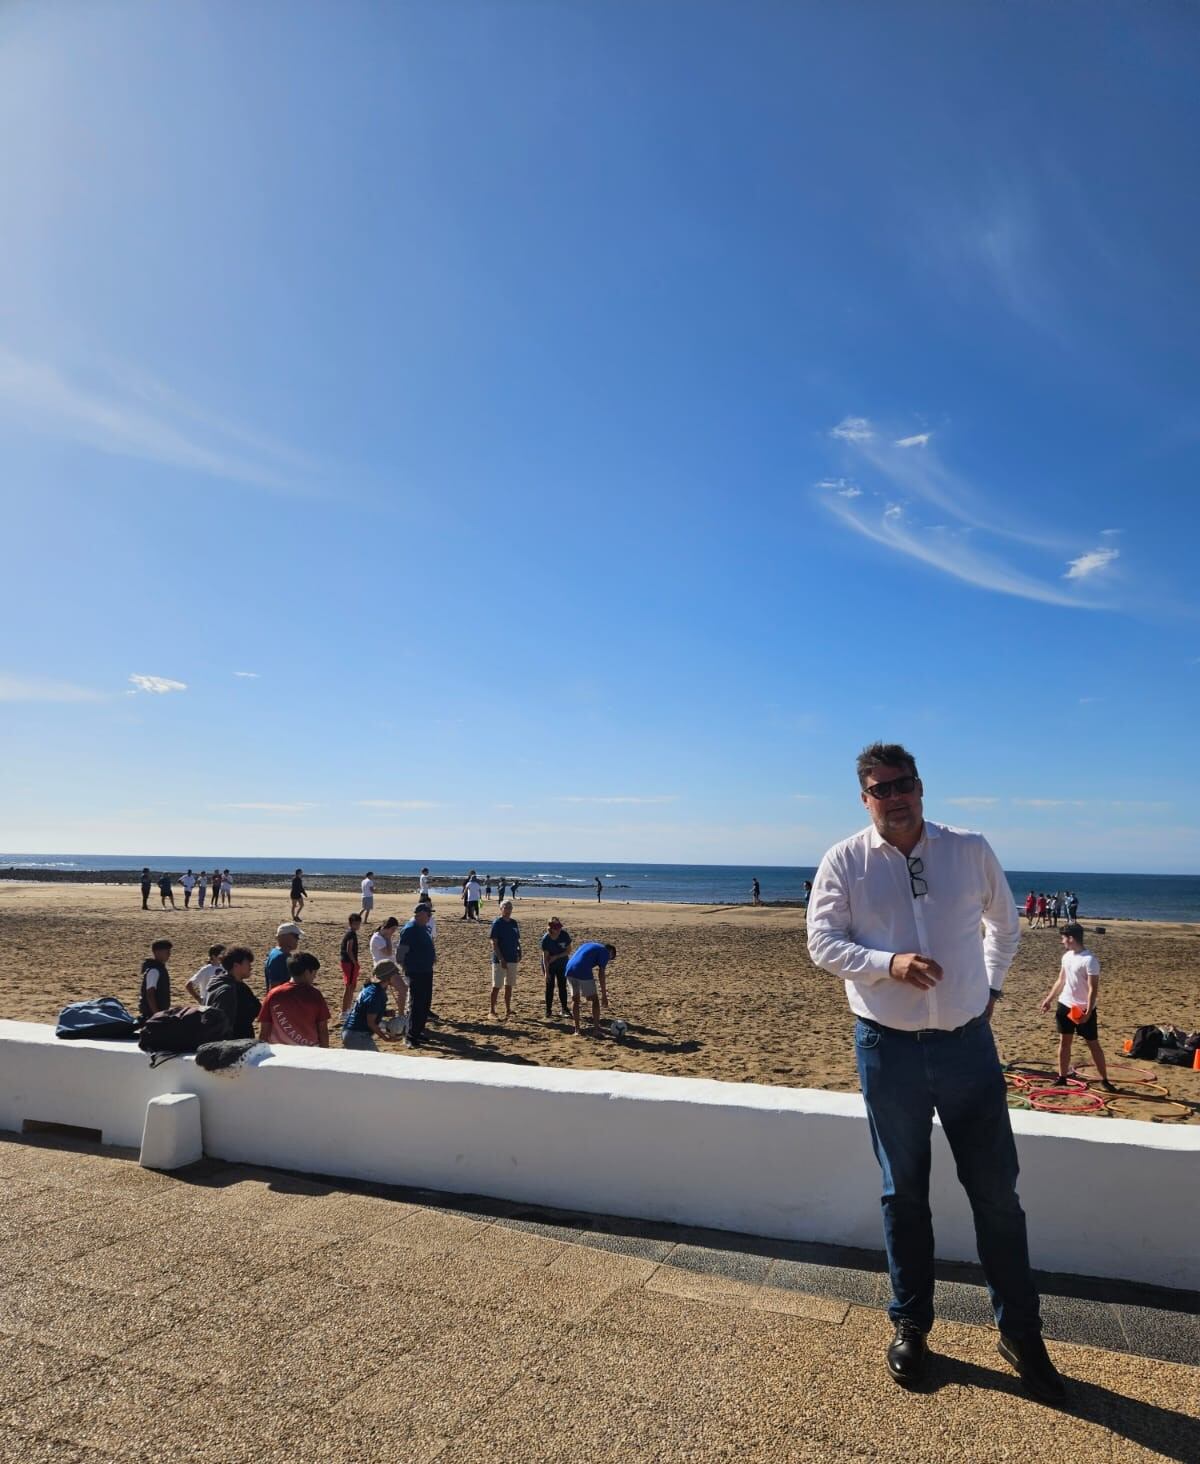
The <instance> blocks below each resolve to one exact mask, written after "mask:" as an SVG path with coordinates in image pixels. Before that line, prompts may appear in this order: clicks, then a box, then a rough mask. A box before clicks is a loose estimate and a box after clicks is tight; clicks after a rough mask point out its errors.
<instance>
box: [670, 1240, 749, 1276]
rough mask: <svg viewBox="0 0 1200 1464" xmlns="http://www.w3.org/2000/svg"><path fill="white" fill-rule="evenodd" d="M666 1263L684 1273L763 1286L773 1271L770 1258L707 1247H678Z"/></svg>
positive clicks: (683, 1245)
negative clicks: (768, 1274) (693, 1272)
mask: <svg viewBox="0 0 1200 1464" xmlns="http://www.w3.org/2000/svg"><path fill="white" fill-rule="evenodd" d="M665 1260H666V1263H667V1264H668V1265H670V1266H676V1267H678V1268H680V1269H681V1270H684V1271H695V1272H697V1273H700V1274H702V1275H706V1276H724V1277H726V1278H727V1279H728V1280H730V1281H742V1282H746V1283H748V1284H750V1285H754V1286H758V1285H761V1284H762V1282H764V1281H765V1280H766V1279H767V1272H768V1271H769V1270H770V1269H771V1264H772V1263H771V1259H770V1257H768V1256H763V1255H755V1254H748V1253H745V1252H742V1251H737V1250H733V1249H723V1248H717V1247H713V1246H703V1245H687V1244H681V1245H677V1246H676V1247H675V1249H674V1250H673V1251H671V1253H670V1254H669V1255H668V1256H666V1257H665Z"/></svg>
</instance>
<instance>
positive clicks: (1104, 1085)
mask: <svg viewBox="0 0 1200 1464" xmlns="http://www.w3.org/2000/svg"><path fill="white" fill-rule="evenodd" d="M1100 1086H1101V1087H1102V1088H1103V1089H1104V1091H1105V1092H1106V1093H1115V1092H1116V1091H1117V1090H1116V1089H1115V1088H1114V1087H1113V1085H1112V1084H1111V1083H1110V1082H1109V1081H1108V1079H1107V1078H1101V1079H1100Z"/></svg>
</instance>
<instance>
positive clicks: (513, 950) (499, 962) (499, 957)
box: [488, 900, 521, 1021]
mask: <svg viewBox="0 0 1200 1464" xmlns="http://www.w3.org/2000/svg"><path fill="white" fill-rule="evenodd" d="M512 910H513V907H512V901H511V900H505V902H504V903H503V905H501V906H500V913H499V915H497V916H496V918H495V920H493V921H492V926H491V929H490V930H489V931H488V935H489V937H490V939H491V942H492V1016H493V1017H494V1016H495V1015H496V998H497V996H499V994H500V989H501V987H503V989H504V1019H505V1021H507V1020H508V1018H509V1017H510V1016H511V1015H512V994H513V987H514V986H515V985H516V984H517V972H518V971H519V969H520V966H521V927H520V926H519V925H518V924H517V922H516V921H515V920H514V919H513V918H512Z"/></svg>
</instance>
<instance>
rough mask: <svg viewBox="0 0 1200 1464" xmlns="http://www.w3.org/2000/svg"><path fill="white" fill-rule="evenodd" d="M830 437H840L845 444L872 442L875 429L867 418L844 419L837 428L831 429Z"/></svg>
mask: <svg viewBox="0 0 1200 1464" xmlns="http://www.w3.org/2000/svg"><path fill="white" fill-rule="evenodd" d="M829 435H830V437H840V438H841V440H842V441H843V442H870V440H871V438H872V437H874V436H875V429H874V428H873V427H872V426H871V424H870V422H868V421H867V419H866V418H865V417H843V418H842V420H841V421H840V422H839V423H838V424H837V426H836V427H831V428H830V429H829Z"/></svg>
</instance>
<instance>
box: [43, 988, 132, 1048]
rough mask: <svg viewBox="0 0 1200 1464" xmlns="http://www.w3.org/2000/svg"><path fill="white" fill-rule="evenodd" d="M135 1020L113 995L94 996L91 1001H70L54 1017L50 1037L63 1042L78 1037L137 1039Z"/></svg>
mask: <svg viewBox="0 0 1200 1464" xmlns="http://www.w3.org/2000/svg"><path fill="white" fill-rule="evenodd" d="M137 1029H138V1021H137V1018H136V1017H134V1016H132V1015H131V1014H130V1013H129V1012H127V1011H126V1010H125V1008H124V1007H123V1006H122V1005H121V1003H120V1002H119V1001H118V1000H117V998H116V997H115V996H97V997H95V998H93V1000H91V1001H73V1002H72V1003H71V1005H70V1006H65V1007H63V1009H62V1011H61V1012H59V1014H58V1026H57V1027H55V1029H54V1035H55V1036H56V1037H61V1038H62V1039H63V1040H64V1041H71V1040H72V1039H74V1038H78V1037H99V1038H107V1039H112V1038H115V1039H117V1040H120V1039H122V1038H133V1037H136V1036H137Z"/></svg>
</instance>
